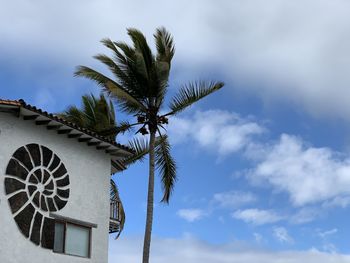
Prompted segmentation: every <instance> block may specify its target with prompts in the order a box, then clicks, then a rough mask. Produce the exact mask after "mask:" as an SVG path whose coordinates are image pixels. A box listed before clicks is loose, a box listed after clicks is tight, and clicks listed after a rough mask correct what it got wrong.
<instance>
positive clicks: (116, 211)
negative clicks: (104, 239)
mask: <svg viewBox="0 0 350 263" xmlns="http://www.w3.org/2000/svg"><path fill="white" fill-rule="evenodd" d="M120 206H121V203H120V201H118V200H113V201H112V200H111V203H110V216H109V233H116V232H119V231H120V221H121V213H120Z"/></svg>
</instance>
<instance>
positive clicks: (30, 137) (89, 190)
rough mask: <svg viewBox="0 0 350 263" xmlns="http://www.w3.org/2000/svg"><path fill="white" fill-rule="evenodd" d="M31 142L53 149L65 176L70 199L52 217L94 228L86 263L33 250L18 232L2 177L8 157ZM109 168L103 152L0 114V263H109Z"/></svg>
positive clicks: (27, 122)
mask: <svg viewBox="0 0 350 263" xmlns="http://www.w3.org/2000/svg"><path fill="white" fill-rule="evenodd" d="M29 143H37V144H39V145H44V146H46V147H48V148H49V149H51V150H52V151H53V152H54V153H55V154H57V155H58V156H59V158H60V159H61V160H62V162H63V163H64V165H65V167H66V169H67V171H68V173H69V179H70V196H69V200H68V203H67V204H66V206H65V207H64V208H63V209H62V210H60V211H58V212H56V214H58V215H62V216H65V217H69V218H74V219H78V220H81V221H86V222H90V223H94V224H97V225H98V226H97V228H93V229H92V249H91V258H90V259H86V258H80V257H74V256H69V255H61V254H57V253H54V252H53V251H52V250H50V249H44V248H42V247H41V246H36V245H35V244H33V243H32V242H31V241H30V240H29V239H26V238H25V237H24V236H23V234H22V233H21V232H20V231H19V229H18V227H17V224H16V222H15V221H14V219H13V215H12V213H11V210H10V207H9V204H8V201H7V197H6V195H5V187H4V176H5V171H6V166H7V164H8V162H9V160H10V158H11V156H12V154H13V153H14V152H15V151H16V150H17V149H18V148H19V147H21V146H24V145H26V144H29ZM110 169H111V168H110V159H109V157H108V156H107V155H106V154H104V153H103V151H97V150H96V148H95V147H89V146H87V144H86V143H79V142H78V141H77V140H76V139H68V138H67V135H58V134H57V132H56V131H52V130H47V129H46V127H45V126H37V125H35V123H34V122H33V121H24V120H22V119H19V118H17V117H15V116H13V115H10V114H6V113H0V262H1V263H32V262H33V263H34V262H35V263H41V262H45V263H46V262H52V263H56V262H57V263H58V262H59V263H68V262H69V263H78V262H79V263H80V262H96V263H107V257H108V223H109V178H110V176H109V175H110Z"/></svg>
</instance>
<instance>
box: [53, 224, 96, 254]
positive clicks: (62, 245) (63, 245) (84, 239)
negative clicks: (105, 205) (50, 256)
mask: <svg viewBox="0 0 350 263" xmlns="http://www.w3.org/2000/svg"><path fill="white" fill-rule="evenodd" d="M90 246H91V228H90V227H86V226H81V225H76V224H71V223H69V222H61V221H56V223H55V240H54V248H53V251H54V252H57V253H64V254H67V255H73V256H80V257H90Z"/></svg>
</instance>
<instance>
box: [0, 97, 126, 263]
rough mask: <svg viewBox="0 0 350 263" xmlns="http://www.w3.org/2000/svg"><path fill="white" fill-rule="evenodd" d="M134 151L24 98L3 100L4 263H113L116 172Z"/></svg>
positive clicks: (0, 216)
mask: <svg viewBox="0 0 350 263" xmlns="http://www.w3.org/2000/svg"><path fill="white" fill-rule="evenodd" d="M130 154H131V150H130V149H129V148H127V147H125V146H122V145H120V144H117V143H115V142H113V141H109V140H107V139H106V138H104V137H100V136H98V135H96V134H94V133H93V132H91V131H88V130H85V129H82V128H80V127H77V126H76V125H74V124H72V123H68V122H65V121H64V120H62V119H60V118H58V117H56V116H54V115H52V114H48V113H47V112H43V111H42V110H40V109H37V108H36V107H33V106H30V105H28V104H26V103H25V102H24V101H22V100H20V101H8V100H0V262H1V263H34V262H35V263H44V262H45V263H46V262H50V263H56V262H57V263H58V262H59V263H68V262H69V263H80V262H92V263H107V261H108V233H109V230H110V229H111V230H113V229H115V228H116V227H117V225H115V223H117V221H113V220H111V219H110V203H109V202H110V200H109V198H110V193H109V187H110V175H111V173H115V172H117V171H118V170H122V169H123V165H122V164H121V162H120V159H121V158H124V157H126V156H128V155H130ZM112 212H113V211H112ZM113 215H114V216H115V213H113Z"/></svg>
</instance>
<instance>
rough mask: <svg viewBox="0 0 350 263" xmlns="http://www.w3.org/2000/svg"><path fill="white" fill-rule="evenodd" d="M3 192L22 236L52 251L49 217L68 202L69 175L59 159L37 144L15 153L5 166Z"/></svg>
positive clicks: (26, 146)
mask: <svg viewBox="0 0 350 263" xmlns="http://www.w3.org/2000/svg"><path fill="white" fill-rule="evenodd" d="M5 192H6V195H7V197H8V202H9V205H10V208H11V211H12V214H13V216H14V220H15V221H16V224H17V226H18V228H19V229H20V231H21V232H22V234H23V235H24V236H25V237H26V238H28V239H30V240H31V241H32V242H33V243H34V244H36V245H41V246H42V247H44V248H49V249H52V248H53V241H54V233H55V224H54V220H53V219H52V218H50V217H49V213H50V212H56V211H58V210H61V209H62V208H63V207H64V206H65V205H66V204H67V201H68V198H69V175H68V173H67V170H66V168H65V166H64V164H63V163H62V161H61V160H60V158H59V157H58V156H57V155H56V154H55V153H53V151H51V150H50V149H48V148H47V147H45V146H42V145H38V144H28V145H25V146H23V147H21V148H19V149H17V150H16V152H15V153H14V154H13V155H12V157H11V159H10V161H9V163H8V165H7V169H6V175H5Z"/></svg>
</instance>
